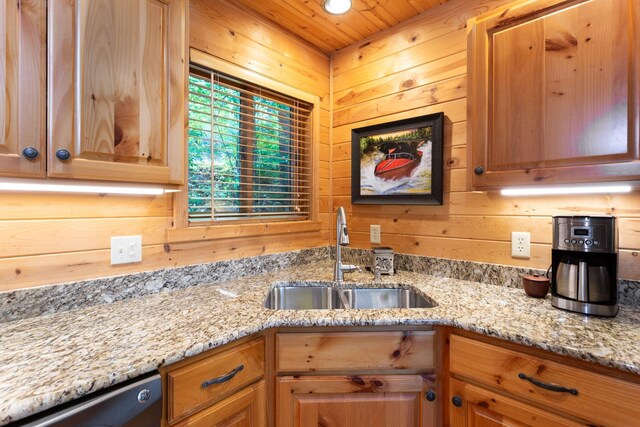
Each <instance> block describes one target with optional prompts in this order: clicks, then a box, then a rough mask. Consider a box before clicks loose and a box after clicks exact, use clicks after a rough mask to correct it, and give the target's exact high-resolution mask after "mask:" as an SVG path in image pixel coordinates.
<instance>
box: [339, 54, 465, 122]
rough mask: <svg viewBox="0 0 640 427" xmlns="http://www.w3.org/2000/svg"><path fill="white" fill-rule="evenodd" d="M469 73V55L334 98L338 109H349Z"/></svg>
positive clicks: (345, 90)
mask: <svg viewBox="0 0 640 427" xmlns="http://www.w3.org/2000/svg"><path fill="white" fill-rule="evenodd" d="M466 72H467V56H466V54H465V52H459V53H457V54H454V55H451V56H447V57H444V58H441V59H437V60H435V61H431V62H428V63H426V64H422V65H419V66H417V67H414V68H411V69H408V70H404V71H400V72H398V73H395V74H390V75H388V76H385V77H382V78H379V79H376V80H372V81H369V82H366V83H363V84H359V85H357V86H351V87H349V88H347V89H344V90H342V91H340V92H338V93H335V94H334V109H335V110H336V111H337V110H339V109H340V108H341V107H342V106H346V107H349V106H351V105H352V104H354V103H360V102H364V101H369V100H372V99H376V98H379V97H380V96H384V95H387V94H389V93H394V92H403V91H406V90H409V89H413V88H417V87H421V86H425V85H427V84H432V83H434V82H437V81H440V80H446V79H448V78H451V77H455V76H460V75H463V74H466Z"/></svg>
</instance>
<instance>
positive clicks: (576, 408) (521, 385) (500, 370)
mask: <svg viewBox="0 0 640 427" xmlns="http://www.w3.org/2000/svg"><path fill="white" fill-rule="evenodd" d="M450 342H451V348H450V355H449V357H450V359H449V360H450V371H451V373H452V374H456V375H460V376H464V377H466V378H469V379H472V380H475V381H477V382H480V383H484V384H486V385H488V386H491V387H493V388H495V389H499V390H503V391H506V392H508V393H511V394H513V395H515V396H517V397H520V398H524V399H527V400H529V401H533V402H536V403H538V404H541V405H543V406H545V407H548V408H554V409H556V410H558V411H561V412H564V413H567V414H571V415H573V416H576V417H578V418H581V419H584V420H588V421H591V422H594V421H595V422H596V423H598V424H602V425H607V426H628V425H630V423H632V420H635V421H637V420H638V419H640V385H638V384H634V383H630V382H627V381H624V380H620V379H617V378H612V377H608V376H606V375H603V374H599V373H593V372H589V371H586V370H584V369H580V368H575V367H572V366H569V365H565V364H563V363H558V362H553V361H549V360H545V359H543V358H540V357H537V356H532V355H529V354H526V353H521V352H518V351H514V350H507V349H504V348H501V347H497V346H495V345H491V344H486V343H483V342H478V341H475V340H472V339H469V338H465V337H461V336H457V335H451V340H450ZM524 376H526V377H528V378H531V379H532V380H533V381H539V382H542V383H545V384H551V385H555V386H563V387H566V388H569V389H574V390H576V392H575V393H571V392H568V391H565V392H559V391H550V390H547V389H545V388H543V387H540V386H536V385H534V384H533V383H532V382H530V381H529V380H527V379H526V378H524ZM521 377H522V378H521ZM635 421H633V422H635Z"/></svg>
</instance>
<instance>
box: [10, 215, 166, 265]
mask: <svg viewBox="0 0 640 427" xmlns="http://www.w3.org/2000/svg"><path fill="white" fill-rule="evenodd" d="M172 222H173V218H171V217H158V218H154V217H145V218H106V219H77V218H73V219H59V220H40V221H34V220H27V221H0V236H3V238H5V239H7V240H8V241H10V242H11V245H2V246H0V258H2V257H16V256H27V255H38V254H43V255H44V254H54V253H60V252H78V251H83V250H95V249H110V248H111V236H121V235H122V231H123V230H126V233H127V234H126V235H140V236H142V244H143V245H154V244H155V245H157V244H162V243H164V242H165V230H166V229H167V228H169V227H171V223H172Z"/></svg>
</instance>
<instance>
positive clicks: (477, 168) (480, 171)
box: [473, 166, 484, 175]
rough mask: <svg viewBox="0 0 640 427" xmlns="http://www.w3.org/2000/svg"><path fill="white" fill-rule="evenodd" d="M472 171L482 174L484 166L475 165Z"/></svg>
mask: <svg viewBox="0 0 640 427" xmlns="http://www.w3.org/2000/svg"><path fill="white" fill-rule="evenodd" d="M473 173H475V174H476V175H482V174H483V173H484V168H483V167H482V166H476V168H475V169H474V170H473Z"/></svg>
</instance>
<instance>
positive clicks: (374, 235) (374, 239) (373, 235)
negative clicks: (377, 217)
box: [369, 224, 380, 243]
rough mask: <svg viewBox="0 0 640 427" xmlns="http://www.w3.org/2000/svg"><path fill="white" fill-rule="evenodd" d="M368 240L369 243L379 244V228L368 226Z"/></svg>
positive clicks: (372, 225)
mask: <svg viewBox="0 0 640 427" xmlns="http://www.w3.org/2000/svg"><path fill="white" fill-rule="evenodd" d="M369 240H370V241H371V243H380V226H379V225H377V224H371V225H370V226H369Z"/></svg>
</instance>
